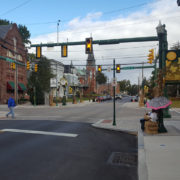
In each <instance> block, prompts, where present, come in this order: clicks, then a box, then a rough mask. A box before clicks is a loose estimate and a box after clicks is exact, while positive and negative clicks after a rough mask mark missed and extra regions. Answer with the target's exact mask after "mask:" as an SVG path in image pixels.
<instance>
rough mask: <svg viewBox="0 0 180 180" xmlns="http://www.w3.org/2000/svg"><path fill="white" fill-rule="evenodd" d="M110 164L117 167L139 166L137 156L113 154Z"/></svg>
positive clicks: (121, 153) (132, 154)
mask: <svg viewBox="0 0 180 180" xmlns="http://www.w3.org/2000/svg"><path fill="white" fill-rule="evenodd" d="M108 164H111V165H115V166H137V154H136V153H124V152H113V153H112V154H111V155H110V157H109V159H108Z"/></svg>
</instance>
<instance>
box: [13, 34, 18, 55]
mask: <svg viewBox="0 0 180 180" xmlns="http://www.w3.org/2000/svg"><path fill="white" fill-rule="evenodd" d="M13 43H14V51H15V52H16V50H17V49H16V45H17V40H16V38H15V37H14V38H13Z"/></svg>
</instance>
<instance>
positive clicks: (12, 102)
mask: <svg viewBox="0 0 180 180" xmlns="http://www.w3.org/2000/svg"><path fill="white" fill-rule="evenodd" d="M15 106H16V104H15V101H14V99H13V98H11V97H10V98H9V99H8V108H9V107H15Z"/></svg>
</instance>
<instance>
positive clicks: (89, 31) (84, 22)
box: [31, 0, 180, 83]
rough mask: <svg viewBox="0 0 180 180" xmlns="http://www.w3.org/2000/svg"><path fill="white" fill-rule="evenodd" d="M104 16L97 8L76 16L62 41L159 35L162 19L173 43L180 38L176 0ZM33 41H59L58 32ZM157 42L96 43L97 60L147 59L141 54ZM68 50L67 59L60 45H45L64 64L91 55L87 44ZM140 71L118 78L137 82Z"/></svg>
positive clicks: (60, 35)
mask: <svg viewBox="0 0 180 180" xmlns="http://www.w3.org/2000/svg"><path fill="white" fill-rule="evenodd" d="M102 16H103V13H101V12H97V13H89V14H87V16H86V17H84V18H80V17H76V18H74V19H72V20H71V21H70V22H68V23H67V25H66V30H63V31H60V32H59V42H66V41H67V40H68V41H84V40H85V38H86V37H90V36H91V35H92V37H93V39H94V40H101V39H117V38H131V37H143V36H156V35H157V33H156V27H157V25H158V23H159V20H161V21H162V24H166V29H167V33H168V43H169V45H172V44H173V43H175V42H176V41H178V40H179V39H180V31H179V29H180V23H179V18H180V8H179V7H178V6H177V3H176V1H172V0H157V1H154V2H153V3H150V4H148V5H147V6H146V7H145V8H144V9H143V10H141V11H137V12H132V13H130V14H129V15H128V16H126V17H125V16H122V15H121V16H118V17H117V18H114V19H113V20H106V21H105V20H101V17H102ZM31 41H32V43H41V42H42V43H47V42H57V32H55V33H51V34H47V35H42V36H38V37H36V38H33V39H31ZM157 44H158V42H144V43H122V44H117V45H104V46H99V45H94V46H93V48H94V55H95V57H96V60H97V61H96V64H102V65H104V64H112V59H113V58H116V59H117V60H116V62H117V63H133V62H147V59H146V57H144V58H142V57H141V56H146V55H147V54H148V50H149V49H150V48H154V47H155V48H156V51H157V50H158V46H157ZM68 50H69V52H68V58H66V59H62V58H61V57H60V47H56V48H54V50H53V51H58V52H46V48H43V54H44V55H46V56H47V57H48V58H53V59H57V60H61V61H62V62H63V63H64V64H69V63H70V61H71V60H73V63H74V64H86V61H85V60H86V59H87V55H86V54H85V47H84V46H70V47H68ZM126 57H134V58H126ZM75 60H76V61H75ZM78 60H79V61H78ZM151 71H152V69H148V70H145V73H146V72H147V73H146V75H147V77H148V76H150V73H151ZM139 72H140V70H137V71H133V70H131V71H122V73H121V74H120V75H119V77H118V78H119V79H122V78H127V79H130V80H131V82H136V83H137V79H138V76H139ZM129 74H131V76H129Z"/></svg>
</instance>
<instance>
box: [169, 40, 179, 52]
mask: <svg viewBox="0 0 180 180" xmlns="http://www.w3.org/2000/svg"><path fill="white" fill-rule="evenodd" d="M170 49H172V50H178V49H180V43H179V41H178V42H176V43H175V44H174V45H173V46H172V47H171V48H170Z"/></svg>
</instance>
